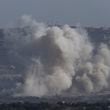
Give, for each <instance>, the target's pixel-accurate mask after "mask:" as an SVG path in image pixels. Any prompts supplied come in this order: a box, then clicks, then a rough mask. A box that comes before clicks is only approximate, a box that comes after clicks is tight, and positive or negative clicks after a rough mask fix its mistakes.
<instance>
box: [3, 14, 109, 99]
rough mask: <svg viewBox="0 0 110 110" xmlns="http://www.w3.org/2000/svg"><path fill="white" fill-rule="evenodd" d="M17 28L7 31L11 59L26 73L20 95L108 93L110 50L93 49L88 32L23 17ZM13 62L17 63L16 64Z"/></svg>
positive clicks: (6, 37) (103, 46) (104, 46)
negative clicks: (49, 24) (106, 91)
mask: <svg viewBox="0 0 110 110" xmlns="http://www.w3.org/2000/svg"><path fill="white" fill-rule="evenodd" d="M16 29H22V31H23V32H22V34H21V32H19V31H16V30H15V31H11V30H10V29H6V31H5V33H6V35H5V39H6V42H7V43H6V45H7V47H8V48H9V52H8V53H9V56H10V58H12V61H13V60H16V62H18V63H17V66H19V67H21V68H22V69H21V70H22V71H20V72H22V73H24V74H23V75H24V83H23V84H22V87H21V94H22V95H25V96H39V97H41V96H54V95H74V94H91V93H96V92H102V91H104V90H109V89H110V85H109V79H110V48H109V46H108V45H106V44H102V43H101V44H100V45H99V47H97V48H96V47H95V46H93V44H92V43H91V42H90V40H89V37H88V35H87V33H86V31H85V30H83V29H82V30H81V29H78V28H71V27H70V26H68V25H64V26H62V27H58V26H47V25H45V24H43V23H38V22H36V20H34V19H33V18H32V17H30V16H23V17H22V18H21V19H20V20H19V22H18V23H17V26H16ZM13 62H14V61H13Z"/></svg>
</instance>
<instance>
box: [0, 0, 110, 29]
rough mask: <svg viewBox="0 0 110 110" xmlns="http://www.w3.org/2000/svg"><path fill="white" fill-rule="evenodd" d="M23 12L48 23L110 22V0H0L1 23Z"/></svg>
mask: <svg viewBox="0 0 110 110" xmlns="http://www.w3.org/2000/svg"><path fill="white" fill-rule="evenodd" d="M22 15H31V16H32V17H33V18H35V19H36V20H37V21H40V22H44V23H46V24H52V25H54V24H59V25H63V24H69V25H77V24H80V25H81V26H107V27H109V26H110V0H0V27H4V26H7V25H8V24H10V23H12V22H14V21H15V20H17V19H18V18H20V17H21V16H22Z"/></svg>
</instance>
